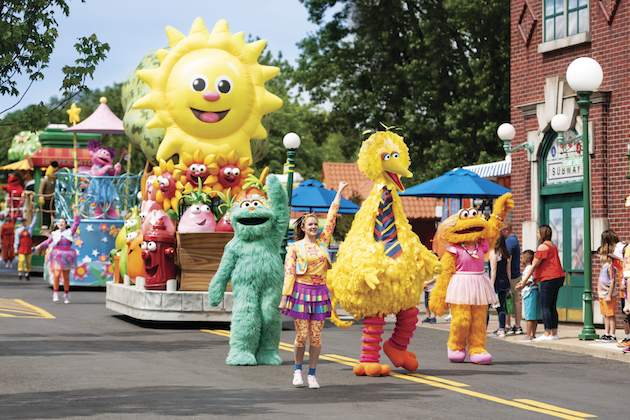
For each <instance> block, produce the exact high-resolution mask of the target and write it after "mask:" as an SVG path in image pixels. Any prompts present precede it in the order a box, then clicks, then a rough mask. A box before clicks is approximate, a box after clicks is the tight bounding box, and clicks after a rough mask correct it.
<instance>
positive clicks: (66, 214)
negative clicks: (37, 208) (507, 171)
mask: <svg viewBox="0 0 630 420" xmlns="http://www.w3.org/2000/svg"><path fill="white" fill-rule="evenodd" d="M141 179H142V172H140V173H139V174H132V173H124V174H122V175H116V176H92V175H91V174H90V173H85V172H80V173H77V174H74V173H72V172H71V171H70V170H68V169H67V168H63V169H61V170H59V171H58V172H57V182H56V183H55V196H54V202H55V208H56V214H57V215H58V216H59V217H63V218H66V219H69V218H71V217H72V205H73V204H75V203H76V204H77V207H78V211H79V214H80V216H81V217H82V218H84V219H102V220H119V219H123V218H124V217H125V216H126V215H127V213H129V212H130V211H131V209H132V208H133V207H135V206H137V205H138V202H139V200H138V192H139V191H140V182H141Z"/></svg>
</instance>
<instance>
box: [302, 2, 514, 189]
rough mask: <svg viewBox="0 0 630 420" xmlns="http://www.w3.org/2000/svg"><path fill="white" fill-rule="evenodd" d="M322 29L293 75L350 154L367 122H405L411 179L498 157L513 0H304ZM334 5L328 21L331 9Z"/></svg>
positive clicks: (306, 44)
mask: <svg viewBox="0 0 630 420" xmlns="http://www.w3.org/2000/svg"><path fill="white" fill-rule="evenodd" d="M300 1H301V2H302V3H304V5H305V6H306V7H307V9H308V12H309V15H310V20H311V21H312V22H314V23H316V24H318V25H319V26H320V28H319V30H318V31H317V32H316V33H315V34H313V35H311V36H309V37H307V38H305V39H304V40H302V41H301V42H300V43H299V44H298V45H299V46H300V48H301V49H302V53H301V56H300V59H299V67H298V69H297V70H296V76H295V80H296V82H298V83H300V84H301V86H302V89H303V90H305V91H307V92H308V93H309V94H310V97H311V100H312V101H313V103H315V104H324V103H327V102H330V103H331V104H332V111H331V112H330V114H329V115H328V118H327V120H326V123H327V124H328V128H329V129H330V130H332V131H337V132H340V133H341V134H342V142H341V144H340V146H341V150H342V151H343V153H344V154H345V156H346V158H350V156H351V155H353V154H354V153H356V151H357V149H358V147H359V145H360V143H361V140H362V139H363V138H364V137H363V136H361V135H360V133H361V132H362V131H363V130H364V129H376V128H378V127H379V123H380V122H383V123H385V124H386V125H388V126H391V125H394V126H396V127H399V128H401V129H402V131H400V133H401V134H402V135H403V136H404V138H405V141H406V143H407V145H408V146H409V149H410V153H411V160H412V168H411V169H412V171H413V172H414V174H415V177H414V180H413V181H409V182H411V183H417V182H419V181H423V180H426V179H430V178H433V177H435V176H438V175H441V174H442V173H443V172H445V171H447V170H449V169H452V168H453V167H456V166H458V165H465V164H472V163H481V162H483V161H491V160H496V159H501V158H502V156H503V152H502V150H501V147H500V142H499V140H498V138H497V137H496V134H495V130H496V126H497V125H498V124H499V123H500V122H502V121H506V120H507V119H508V118H509V115H510V114H509V89H510V83H509V52H510V37H509V22H510V3H509V2H506V1H503V0H415V1H411V0H410V1H403V0H392V1H388V2H382V1H381V2H377V1H363V0H344V1H338V0H300ZM333 8H334V10H336V13H335V14H334V15H333V16H332V18H331V19H330V20H329V21H328V22H324V15H325V13H326V12H330V11H331V10H333Z"/></svg>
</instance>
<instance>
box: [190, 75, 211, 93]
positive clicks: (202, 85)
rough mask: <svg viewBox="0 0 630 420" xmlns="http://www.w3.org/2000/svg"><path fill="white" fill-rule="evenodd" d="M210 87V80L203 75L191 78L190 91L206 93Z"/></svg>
mask: <svg viewBox="0 0 630 420" xmlns="http://www.w3.org/2000/svg"><path fill="white" fill-rule="evenodd" d="M208 86H210V83H208V78H207V77H206V76H205V75H203V74H195V75H194V76H193V77H191V78H190V89H191V90H192V91H193V92H204V91H205V90H206V89H208Z"/></svg>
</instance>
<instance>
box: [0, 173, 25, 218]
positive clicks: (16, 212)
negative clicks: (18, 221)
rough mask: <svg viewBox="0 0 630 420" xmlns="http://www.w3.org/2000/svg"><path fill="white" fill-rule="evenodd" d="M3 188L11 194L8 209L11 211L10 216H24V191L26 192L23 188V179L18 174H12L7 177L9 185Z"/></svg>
mask: <svg viewBox="0 0 630 420" xmlns="http://www.w3.org/2000/svg"><path fill="white" fill-rule="evenodd" d="M2 189H3V190H4V192H5V193H6V194H7V195H8V196H9V200H8V201H7V203H8V205H9V208H8V209H7V210H8V212H9V216H10V217H11V218H12V219H15V218H16V217H22V209H21V207H22V193H23V192H24V188H22V180H21V179H20V177H18V176H17V175H16V174H10V175H9V176H8V177H7V185H3V186H2Z"/></svg>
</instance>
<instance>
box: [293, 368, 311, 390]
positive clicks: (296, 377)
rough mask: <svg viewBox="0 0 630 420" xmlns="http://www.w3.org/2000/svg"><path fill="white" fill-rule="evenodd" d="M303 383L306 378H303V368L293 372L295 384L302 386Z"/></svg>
mask: <svg viewBox="0 0 630 420" xmlns="http://www.w3.org/2000/svg"><path fill="white" fill-rule="evenodd" d="M309 378H310V376H309ZM302 385H304V380H302V370H300V369H296V370H295V371H294V372H293V386H302Z"/></svg>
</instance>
